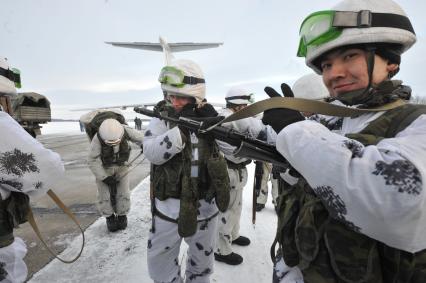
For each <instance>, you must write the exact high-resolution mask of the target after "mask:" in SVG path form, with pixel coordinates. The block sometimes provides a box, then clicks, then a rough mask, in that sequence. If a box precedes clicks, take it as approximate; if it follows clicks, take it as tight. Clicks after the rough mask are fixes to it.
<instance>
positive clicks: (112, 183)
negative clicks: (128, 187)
mask: <svg viewBox="0 0 426 283" xmlns="http://www.w3.org/2000/svg"><path fill="white" fill-rule="evenodd" d="M102 182H103V183H105V184H107V185H108V186H115V185H117V184H118V180H117V179H116V178H115V176H114V175H113V176H108V177H106V178H105V179H103V180H102Z"/></svg>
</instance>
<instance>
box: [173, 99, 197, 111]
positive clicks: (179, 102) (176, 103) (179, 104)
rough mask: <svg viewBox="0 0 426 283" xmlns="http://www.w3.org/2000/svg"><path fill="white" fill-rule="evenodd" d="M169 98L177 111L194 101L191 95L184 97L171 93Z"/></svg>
mask: <svg viewBox="0 0 426 283" xmlns="http://www.w3.org/2000/svg"><path fill="white" fill-rule="evenodd" d="M169 100H170V102H171V103H172V105H173V108H174V109H175V110H176V112H180V111H181V110H182V108H183V107H184V106H185V105H187V104H189V103H191V102H192V99H191V98H190V97H182V96H176V95H169Z"/></svg>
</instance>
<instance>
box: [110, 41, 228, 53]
mask: <svg viewBox="0 0 426 283" xmlns="http://www.w3.org/2000/svg"><path fill="white" fill-rule="evenodd" d="M105 43H107V44H111V45H113V46H117V47H125V48H133V49H144V50H150V51H160V52H162V51H163V47H162V46H161V44H160V43H152V42H105ZM222 44H223V42H211V43H196V42H176V43H168V45H169V46H170V50H171V51H172V52H182V51H190V50H198V49H207V48H215V47H219V46H221V45H222Z"/></svg>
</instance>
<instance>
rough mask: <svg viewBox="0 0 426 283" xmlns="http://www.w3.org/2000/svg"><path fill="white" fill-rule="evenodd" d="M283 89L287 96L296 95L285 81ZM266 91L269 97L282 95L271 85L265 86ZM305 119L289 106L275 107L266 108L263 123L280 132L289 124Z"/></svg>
mask: <svg viewBox="0 0 426 283" xmlns="http://www.w3.org/2000/svg"><path fill="white" fill-rule="evenodd" d="M281 91H282V93H283V94H284V96H285V97H294V94H293V91H292V90H291V88H290V87H289V86H288V85H287V84H285V83H283V84H281ZM265 92H266V94H267V95H269V97H281V95H280V94H279V93H278V92H277V91H276V90H275V89H273V88H271V87H269V86H267V87H265ZM303 120H305V117H303V115H302V114H300V112H299V111H295V110H291V109H287V108H274V109H269V110H266V111H265V112H264V113H263V118H262V123H263V124H265V125H270V126H271V127H272V128H273V129H274V130H275V132H276V133H277V134H278V133H279V132H280V131H281V130H282V129H284V128H285V127H287V126H288V125H290V124H293V123H296V122H299V121H303Z"/></svg>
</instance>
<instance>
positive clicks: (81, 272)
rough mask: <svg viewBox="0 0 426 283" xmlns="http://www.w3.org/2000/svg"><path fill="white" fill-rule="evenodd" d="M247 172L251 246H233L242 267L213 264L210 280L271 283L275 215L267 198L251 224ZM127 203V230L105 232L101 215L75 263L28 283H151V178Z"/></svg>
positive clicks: (56, 265)
mask: <svg viewBox="0 0 426 283" xmlns="http://www.w3.org/2000/svg"><path fill="white" fill-rule="evenodd" d="M248 170H249V182H248V184H247V186H246V187H245V188H244V193H243V210H242V216H241V228H240V234H241V235H244V236H247V237H249V238H250V240H251V244H250V245H249V246H247V247H239V246H235V245H234V246H233V249H234V252H237V253H239V254H241V255H242V256H243V258H244V262H243V263H242V264H241V265H237V266H230V265H226V264H224V263H220V262H216V261H215V266H214V272H213V275H212V276H211V277H210V279H211V282H218V283H228V282H233V283H234V282H245V283H259V282H260V283H263V282H272V261H271V259H270V256H269V250H270V246H271V243H272V241H273V239H274V236H275V229H276V221H277V217H276V214H275V211H274V208H273V205H272V203H271V199H270V196H269V199H268V203H267V205H266V208H265V209H264V210H262V211H261V212H259V213H257V215H256V218H257V219H256V225H255V226H253V224H252V223H251V213H252V212H251V211H252V208H251V206H252V184H253V172H254V164H250V165H249V166H248ZM269 185H270V184H269ZM131 202H132V208H131V211H130V213H129V215H128V220H129V226H128V228H127V229H126V230H124V231H119V232H115V233H110V232H108V231H107V228H106V224H105V218H103V217H101V218H100V219H98V220H97V221H96V222H95V223H93V224H92V225H91V226H90V227H89V228H88V229H87V230H86V231H85V236H86V246H85V248H84V251H83V253H82V255H81V257H80V258H79V259H78V260H77V261H76V262H74V263H72V264H64V263H62V262H60V261H58V260H57V259H55V260H53V261H52V262H50V263H49V264H47V265H46V266H45V267H44V268H43V269H41V270H40V271H39V272H37V273H36V274H34V276H33V277H32V279H31V280H30V281H29V282H32V283H36V282H43V283H45V282H138V283H140V282H142V283H144V282H152V280H151V279H150V278H149V275H148V270H147V263H146V252H147V240H148V233H149V229H150V225H151V212H150V201H149V177H147V178H146V179H144V180H143V181H142V182H141V183H140V184H139V185H138V186H137V187H136V188H135V189H134V190H133V191H132V195H131ZM182 245H183V246H182V249H181V254H180V263H181V266H182V270H184V268H185V263H186V252H185V251H186V249H187V247H186V246H185V243H184V242H183V244H182ZM80 246H81V236H78V237H76V238H75V239H74V240H73V241H72V242H71V244H70V246H69V247H68V248H67V249H66V250H65V251H64V252H63V253H62V254H61V255H60V256H61V257H63V258H66V259H69V258H72V257H73V256H75V255H76V254H77V253H78V251H79V249H80ZM182 274H184V273H182Z"/></svg>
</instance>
